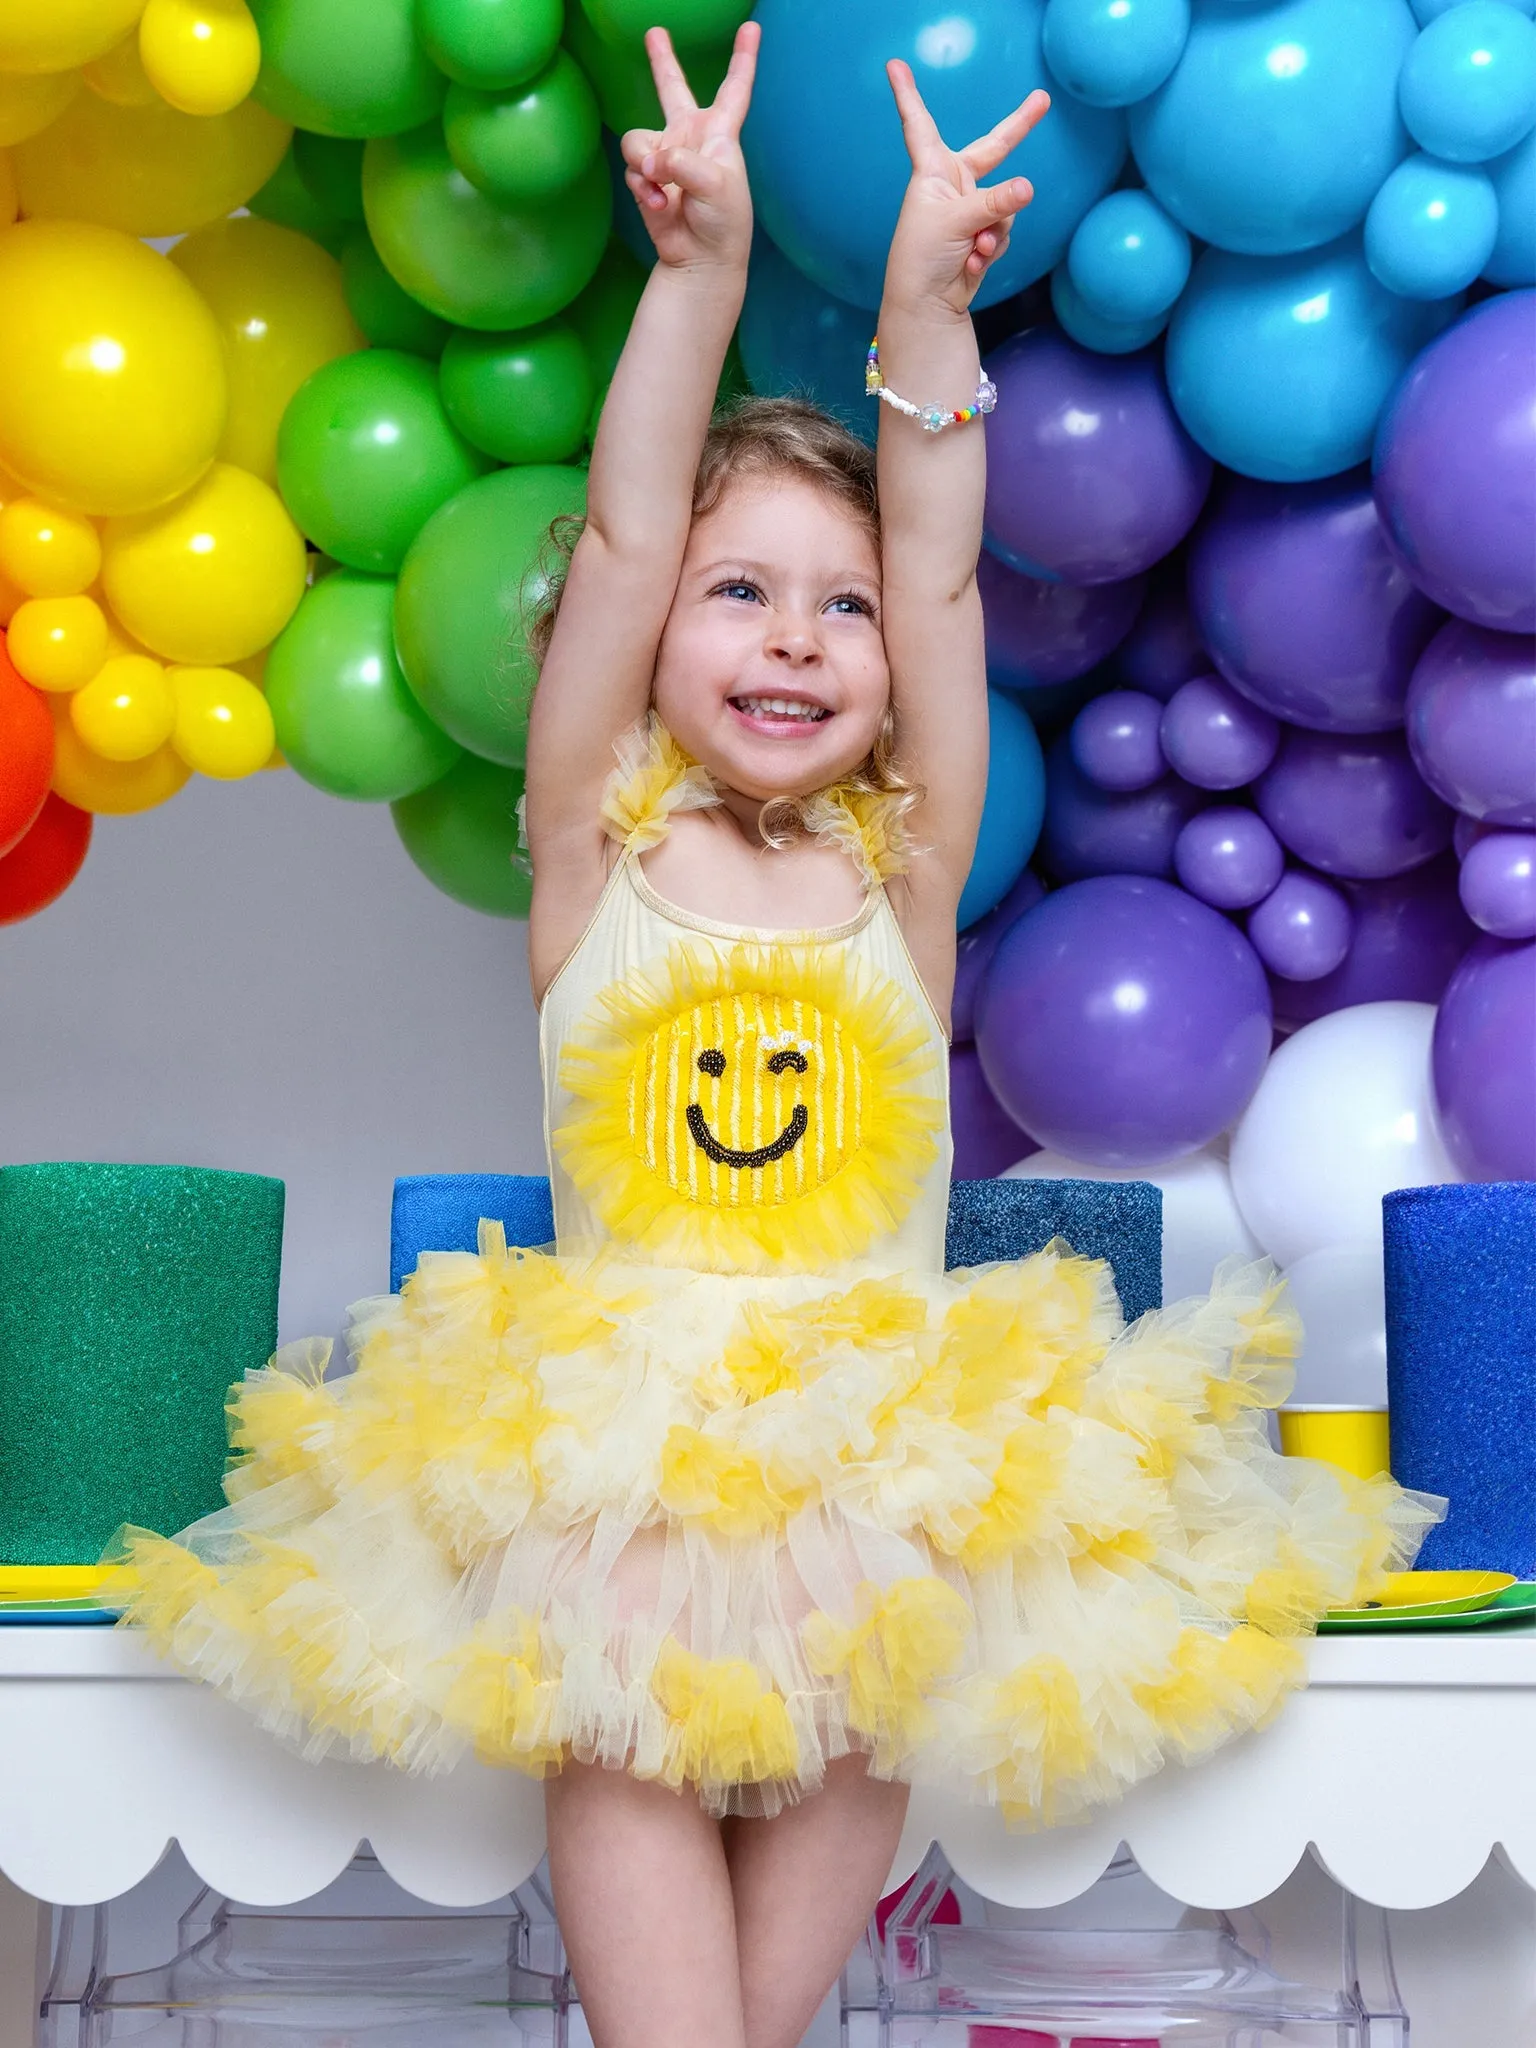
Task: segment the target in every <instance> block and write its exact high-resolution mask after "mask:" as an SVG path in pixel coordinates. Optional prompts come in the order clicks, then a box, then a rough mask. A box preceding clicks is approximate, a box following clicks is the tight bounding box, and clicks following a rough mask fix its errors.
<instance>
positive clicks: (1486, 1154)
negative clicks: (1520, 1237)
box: [1434, 938, 1536, 1180]
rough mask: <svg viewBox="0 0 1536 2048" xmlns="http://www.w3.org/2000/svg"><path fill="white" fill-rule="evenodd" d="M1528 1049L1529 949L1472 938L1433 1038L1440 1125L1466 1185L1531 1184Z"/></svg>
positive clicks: (1532, 1068)
mask: <svg viewBox="0 0 1536 2048" xmlns="http://www.w3.org/2000/svg"><path fill="white" fill-rule="evenodd" d="M1533 1044H1536V945H1533V944H1526V945H1512V944H1509V943H1508V942H1507V941H1505V940H1503V939H1494V938H1480V939H1478V941H1477V943H1476V944H1475V945H1474V946H1473V947H1472V948H1471V950H1470V951H1469V952H1468V954H1467V956H1466V958H1465V959H1464V960H1463V961H1462V963H1461V965H1460V966H1459V967H1458V968H1457V970H1456V972H1455V973H1454V974H1453V975H1452V976H1451V981H1450V986H1449V987H1448V988H1447V989H1446V991H1445V996H1444V998H1443V1000H1442V1001H1441V1004H1440V1008H1439V1011H1438V1012H1437V1014H1436V1017H1435V1039H1434V1075H1435V1101H1436V1104H1437V1106H1438V1108H1439V1111H1440V1126H1441V1129H1442V1130H1443V1131H1444V1133H1445V1143H1446V1148H1447V1150H1448V1151H1449V1153H1450V1155H1451V1157H1452V1158H1453V1159H1454V1160H1455V1162H1456V1164H1457V1166H1458V1167H1459V1168H1460V1169H1461V1171H1462V1173H1463V1174H1464V1175H1465V1177H1466V1178H1467V1179H1468V1180H1536V1060H1533V1059H1532V1058H1531V1047H1532V1045H1533ZM1437 1177H1438V1176H1437ZM1443 1177H1444V1178H1445V1179H1450V1178H1452V1176H1451V1175H1449V1174H1447V1175H1445V1176H1443Z"/></svg>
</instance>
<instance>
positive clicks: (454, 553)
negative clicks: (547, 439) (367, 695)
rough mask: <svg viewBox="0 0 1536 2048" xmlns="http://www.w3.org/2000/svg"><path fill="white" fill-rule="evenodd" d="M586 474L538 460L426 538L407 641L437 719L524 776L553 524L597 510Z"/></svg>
mask: <svg viewBox="0 0 1536 2048" xmlns="http://www.w3.org/2000/svg"><path fill="white" fill-rule="evenodd" d="M586 484H587V479H586V474H585V472H584V471H582V470H579V469H570V468H562V467H555V466H552V465H551V466H545V465H540V464H532V465H530V466H529V467H527V468H525V469H501V470H497V471H495V472H494V473H493V474H492V475H490V476H485V477H481V478H480V479H479V481H478V482H477V483H472V484H470V485H468V486H467V488H465V489H464V490H462V491H460V492H459V494H458V496H457V497H455V498H450V499H449V501H448V503H447V504H446V505H444V506H442V507H441V508H440V509H439V510H438V511H437V512H435V513H434V514H433V515H432V517H431V518H430V519H429V520H428V521H427V523H426V525H425V526H424V527H423V528H422V530H421V532H420V533H419V534H418V535H417V536H416V539H415V541H414V542H413V544H412V546H411V550H410V552H409V554H408V555H407V556H406V558H405V562H404V565H403V567H402V568H401V571H400V584H399V589H398V591H397V593H396V597H395V645H396V647H397V649H398V651H399V655H400V666H401V667H402V668H403V669H404V670H405V676H406V681H407V682H408V683H409V684H410V686H411V688H412V689H413V690H414V691H415V693H416V697H417V701H418V702H419V703H420V704H421V706H422V709H423V710H424V711H425V712H426V713H427V716H428V717H429V718H431V719H432V720H433V722H434V723H435V724H437V725H440V726H441V727H442V728H443V730H444V731H445V732H446V733H449V734H451V736H452V737H453V738H454V739H456V740H457V741H458V742H459V744H460V746H463V747H467V748H468V749H469V751H470V752H471V753H472V754H480V755H483V756H484V757H485V758H486V759H487V760H489V761H499V762H500V763H501V764H502V765H503V766H505V767H510V768H520V767H521V766H522V764H523V758H524V754H525V751H526V747H527V735H528V706H529V703H530V701H531V700H532V697H533V685H534V682H535V680H536V677H535V670H534V665H533V661H532V658H531V656H530V654H529V651H528V638H527V624H528V615H529V609H530V607H531V606H533V605H535V604H536V603H537V602H538V601H539V599H540V597H541V596H542V595H543V594H544V592H545V591H546V590H547V588H548V581H547V574H548V554H549V548H548V541H549V529H550V525H551V523H552V522H553V521H554V520H556V519H559V518H562V517H564V516H567V515H569V514H572V513H580V512H583V511H585V509H586V495H587V493H586Z"/></svg>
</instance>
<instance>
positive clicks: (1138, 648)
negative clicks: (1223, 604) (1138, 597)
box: [1114, 562, 1211, 704]
mask: <svg viewBox="0 0 1536 2048" xmlns="http://www.w3.org/2000/svg"><path fill="white" fill-rule="evenodd" d="M1114 665H1115V667H1116V668H1117V669H1118V670H1119V672H1120V679H1121V681H1122V682H1124V683H1125V684H1126V686H1127V687H1128V688H1129V689H1132V690H1145V691H1146V693H1147V695H1148V696H1149V697H1157V698H1160V699H1161V700H1162V702H1163V703H1164V704H1166V703H1167V702H1168V700H1169V698H1170V697H1171V696H1172V695H1173V693H1174V691H1175V690H1176V689H1178V687H1179V685H1180V684H1181V683H1187V682H1188V681H1189V679H1190V677H1191V676H1200V675H1204V674H1205V672H1206V670H1207V669H1208V668H1209V667H1210V665H1211V658H1210V656H1209V655H1208V654H1207V653H1206V651H1205V647H1204V645H1203V643H1202V641H1201V639H1200V635H1199V634H1198V633H1197V632H1196V631H1195V622H1194V620H1193V618H1191V616H1190V611H1189V603H1188V600H1187V599H1186V598H1185V595H1184V569H1183V564H1182V562H1180V563H1179V564H1178V566H1177V569H1176V570H1175V571H1173V572H1171V573H1170V572H1169V571H1168V570H1167V569H1166V568H1165V569H1163V570H1159V571H1158V574H1157V576H1156V578H1155V579H1154V581H1153V585H1152V589H1151V592H1150V593H1149V595H1148V597H1147V600H1146V602H1145V603H1144V604H1143V605H1142V608H1141V616H1140V617H1139V618H1138V619H1137V621H1136V623H1135V625H1134V626H1132V628H1131V630H1130V632H1129V633H1128V634H1127V635H1126V637H1125V639H1124V640H1123V641H1122V642H1121V645H1120V648H1119V651H1118V652H1117V654H1116V655H1115V664H1114Z"/></svg>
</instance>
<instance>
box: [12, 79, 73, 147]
mask: <svg viewBox="0 0 1536 2048" xmlns="http://www.w3.org/2000/svg"><path fill="white" fill-rule="evenodd" d="M79 89H80V74H79V72H77V71H62V72H53V73H52V74H48V73H38V74H36V75H34V76H27V75H25V74H23V73H19V72H15V71H0V148H3V149H9V148H10V146H11V144H12V143H15V142H25V141H26V140H27V137H28V136H29V135H38V134H41V132H42V130H43V129H44V128H46V127H48V125H49V124H50V122H53V121H56V120H57V119H58V118H59V116H60V114H62V113H63V111H64V109H65V108H66V107H67V106H68V105H69V103H70V101H71V100H72V99H73V98H74V96H75V94H76V93H77V92H78V91H79Z"/></svg>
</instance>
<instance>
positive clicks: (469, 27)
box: [416, 0, 565, 92]
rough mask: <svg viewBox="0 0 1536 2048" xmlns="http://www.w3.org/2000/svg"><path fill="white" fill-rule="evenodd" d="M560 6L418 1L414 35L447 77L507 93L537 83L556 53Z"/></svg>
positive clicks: (558, 2) (518, 0)
mask: <svg viewBox="0 0 1536 2048" xmlns="http://www.w3.org/2000/svg"><path fill="white" fill-rule="evenodd" d="M564 22H565V6H564V0H416V33H417V35H418V36H420V38H421V42H422V47H423V48H424V49H425V50H426V53H427V55H428V56H429V57H430V58H431V59H432V62H433V63H434V64H435V65H436V66H437V68H438V70H439V71H441V72H443V73H444V74H445V75H446V76H447V77H449V78H451V79H454V80H456V81H457V83H458V84H460V85H472V86H477V87H478V88H479V89H480V90H481V91H482V92H505V91H506V90H507V89H508V87H509V86H514V85H521V84H522V83H523V81H524V80H525V79H529V78H533V77H535V76H536V75H537V74H538V73H539V72H540V71H542V70H543V69H544V67H545V66H546V65H547V64H548V63H550V61H551V60H552V59H553V57H554V55H555V52H556V51H557V50H558V49H559V47H560V31H561V29H562V27H563V26H564Z"/></svg>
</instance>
